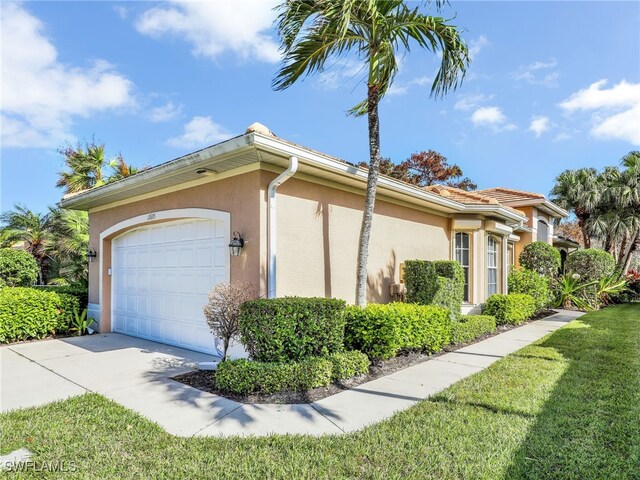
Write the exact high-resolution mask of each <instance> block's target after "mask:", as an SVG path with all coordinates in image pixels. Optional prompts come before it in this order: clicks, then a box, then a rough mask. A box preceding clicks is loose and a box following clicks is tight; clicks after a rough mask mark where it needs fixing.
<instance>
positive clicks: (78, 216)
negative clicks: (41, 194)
mask: <svg viewBox="0 0 640 480" xmlns="http://www.w3.org/2000/svg"><path fill="white" fill-rule="evenodd" d="M49 216H50V219H51V230H52V232H53V235H54V239H55V240H54V244H53V248H52V253H53V256H54V258H55V259H56V261H57V264H58V274H59V275H60V276H61V277H62V278H64V279H65V280H66V281H69V282H70V283H80V284H84V285H86V284H87V276H88V269H87V258H86V252H87V249H88V247H89V219H88V215H87V212H82V211H79V210H66V209H63V208H58V209H50V210H49Z"/></svg>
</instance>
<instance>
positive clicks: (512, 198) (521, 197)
mask: <svg viewBox="0 0 640 480" xmlns="http://www.w3.org/2000/svg"><path fill="white" fill-rule="evenodd" d="M477 193H479V194H481V195H488V196H490V197H493V198H495V199H496V200H498V201H499V202H500V203H505V204H509V203H515V202H526V201H527V200H539V199H543V198H545V197H544V195H542V194H540V193H533V192H525V191H523V190H514V189H512V188H502V187H496V188H486V189H484V190H478V191H477Z"/></svg>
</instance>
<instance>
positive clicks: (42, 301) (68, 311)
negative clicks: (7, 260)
mask: <svg viewBox="0 0 640 480" xmlns="http://www.w3.org/2000/svg"><path fill="white" fill-rule="evenodd" d="M77 309H78V301H77V299H76V298H74V297H72V296H70V295H58V294H57V293H53V292H40V291H37V290H35V289H32V288H26V287H14V288H3V289H2V290H0V343H9V342H16V341H20V340H28V339H31V338H43V337H46V336H47V335H51V334H53V333H63V332H66V331H67V330H68V329H69V323H70V321H71V319H72V317H73V314H74V311H76V310H77Z"/></svg>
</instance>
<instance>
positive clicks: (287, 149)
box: [254, 134, 466, 212]
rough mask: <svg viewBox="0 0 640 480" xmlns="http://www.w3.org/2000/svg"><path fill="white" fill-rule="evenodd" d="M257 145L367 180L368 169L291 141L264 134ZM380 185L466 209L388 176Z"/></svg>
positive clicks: (457, 208) (453, 208)
mask: <svg viewBox="0 0 640 480" xmlns="http://www.w3.org/2000/svg"><path fill="white" fill-rule="evenodd" d="M254 141H255V144H256V146H257V147H262V148H265V149H267V150H270V151H272V152H276V153H279V154H281V155H285V156H295V157H298V159H299V160H300V161H301V162H303V163H307V164H310V165H314V166H317V167H321V168H324V169H326V170H330V171H334V172H336V173H339V174H342V175H350V176H352V177H355V178H357V179H359V180H361V181H362V182H364V183H366V181H367V170H366V169H364V168H360V167H355V166H353V165H349V164H347V163H344V162H341V161H339V160H336V159H333V158H331V157H329V156H327V155H323V154H320V153H316V152H312V151H310V150H307V149H305V148H302V147H298V146H295V145H291V144H289V143H285V142H281V141H279V140H278V139H277V138H271V137H266V136H262V135H257V134H256V135H255V138H254ZM378 185H379V186H382V187H384V188H387V189H389V190H393V191H396V192H400V193H403V194H405V195H409V196H411V197H414V198H419V199H420V200H424V201H428V202H431V203H434V204H436V205H440V206H443V207H446V208H450V209H452V210H455V211H459V212H462V211H464V210H465V207H466V206H465V205H463V204H461V203H459V202H455V201H453V200H448V199H446V198H443V197H441V196H440V195H437V194H433V193H430V192H427V191H425V190H423V189H421V188H419V187H414V186H413V185H409V184H407V183H405V182H401V181H398V180H394V179H391V178H388V177H383V176H381V177H379V179H378Z"/></svg>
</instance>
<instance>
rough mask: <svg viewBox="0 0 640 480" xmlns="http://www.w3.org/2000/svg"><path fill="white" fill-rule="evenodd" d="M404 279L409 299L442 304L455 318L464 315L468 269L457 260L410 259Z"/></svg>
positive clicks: (407, 262) (423, 302) (414, 301)
mask: <svg viewBox="0 0 640 480" xmlns="http://www.w3.org/2000/svg"><path fill="white" fill-rule="evenodd" d="M404 281H405V285H406V290H407V293H406V295H407V302H409V303H419V304H422V305H439V306H441V307H444V308H446V309H448V310H449V312H450V315H451V320H453V321H456V320H457V319H458V318H459V317H460V310H461V308H462V300H463V297H464V270H463V268H462V266H460V264H459V263H458V262H456V261H451V260H438V261H435V262H430V261H427V260H408V261H406V262H405V271H404Z"/></svg>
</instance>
